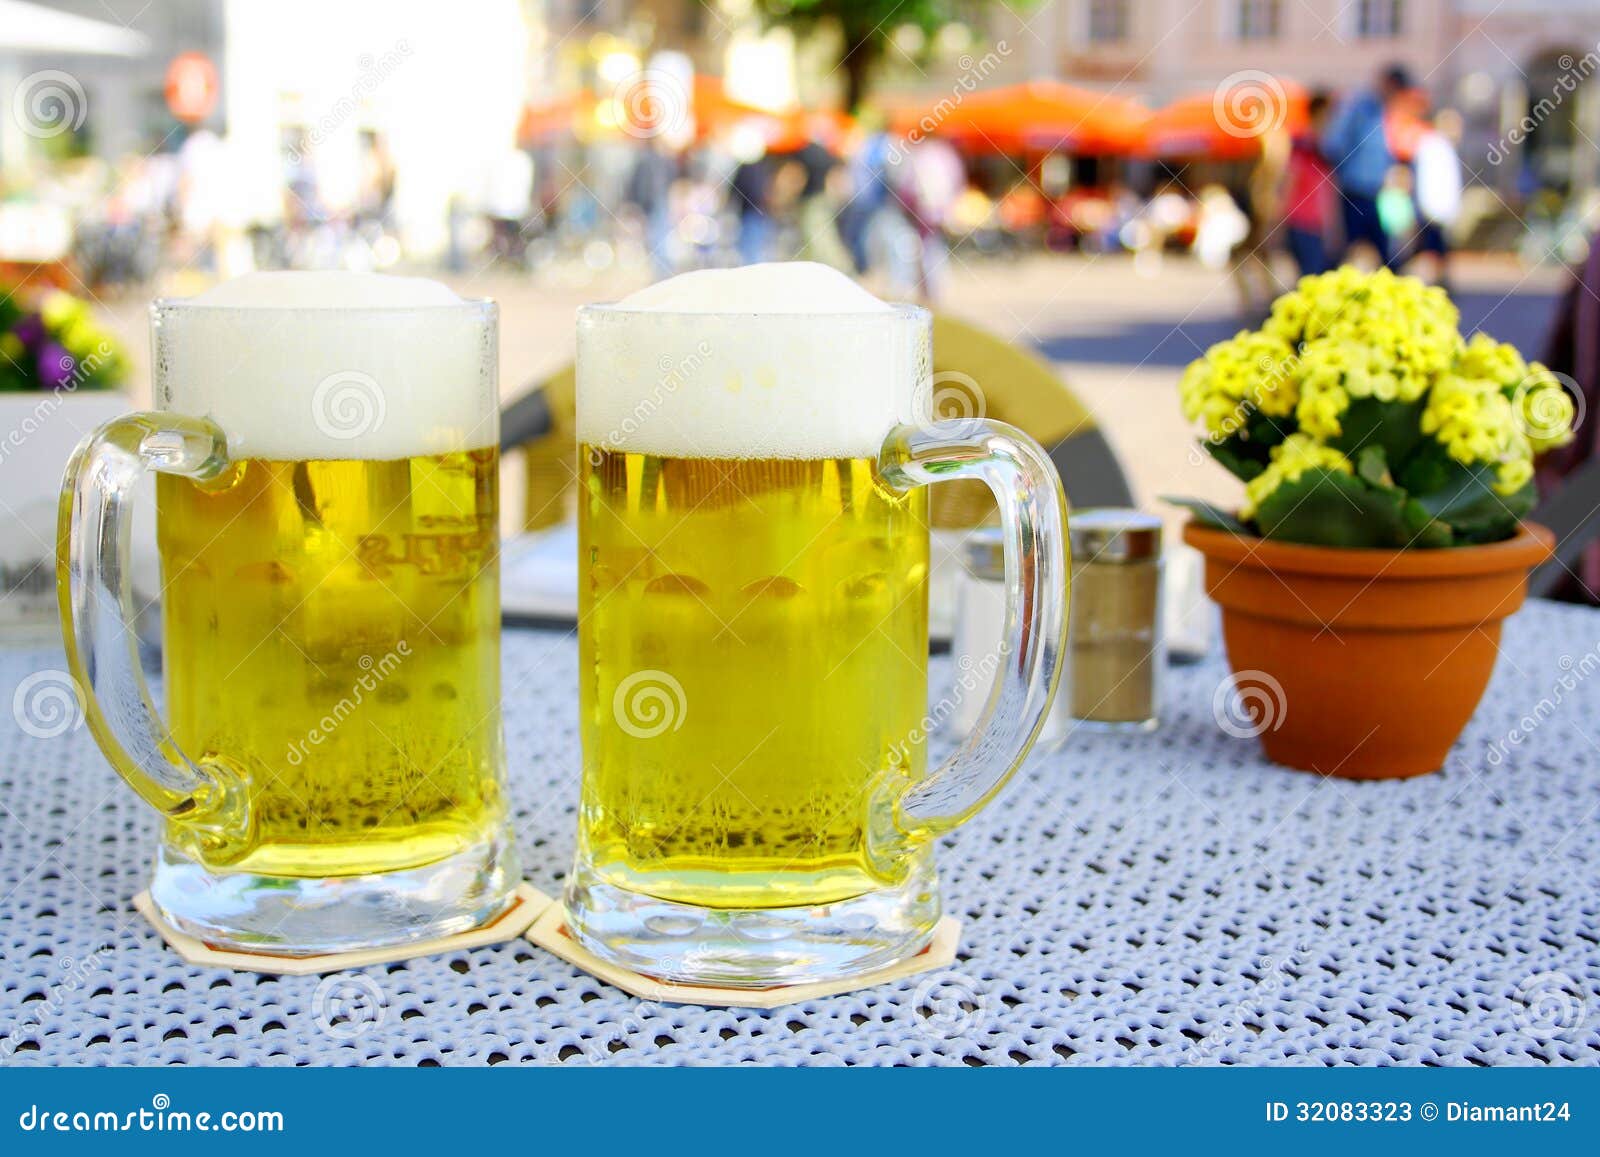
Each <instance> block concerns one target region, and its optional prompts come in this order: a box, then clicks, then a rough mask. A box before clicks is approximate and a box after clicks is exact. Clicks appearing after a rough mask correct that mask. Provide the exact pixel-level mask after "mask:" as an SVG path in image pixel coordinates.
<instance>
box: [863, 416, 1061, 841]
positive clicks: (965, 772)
mask: <svg viewBox="0 0 1600 1157" xmlns="http://www.w3.org/2000/svg"><path fill="white" fill-rule="evenodd" d="M878 467H879V472H880V474H881V475H882V476H883V478H884V479H885V480H886V481H887V482H888V484H889V485H890V486H892V487H894V488H896V489H899V490H909V489H911V488H912V487H914V486H925V485H927V484H928V483H931V482H945V481H950V480H953V479H959V478H976V479H980V480H982V481H983V482H985V483H987V484H988V487H989V489H990V490H992V491H993V492H994V496H995V500H996V501H997V502H998V503H999V505H1000V518H1001V522H1002V525H1003V530H1004V534H1005V566H1006V599H1005V626H1004V628H1003V630H1002V633H1001V639H1000V643H999V648H998V652H997V654H996V656H995V658H996V660H997V661H998V666H997V667H996V674H995V680H994V686H993V687H992V689H991V690H990V692H989V699H988V702H987V703H986V704H985V705H984V708H983V712H982V714H981V715H980V716H979V718H978V722H977V725H976V726H975V727H974V728H973V730H972V734H970V735H969V736H967V737H966V739H964V740H963V741H962V743H961V746H960V747H959V748H958V749H957V750H956V752H955V753H954V754H953V755H951V756H950V758H949V759H947V760H945V762H944V764H943V765H942V766H940V767H939V768H937V769H936V770H934V771H933V772H932V773H931V774H930V775H928V776H927V777H926V778H924V779H922V780H920V781H918V782H916V783H914V784H911V785H910V786H909V787H907V788H906V789H905V790H904V791H903V792H902V793H901V794H900V796H899V798H898V800H897V803H896V807H895V811H894V820H895V827H896V829H897V831H898V834H899V835H900V837H901V838H903V839H909V840H911V841H913V842H920V841H922V840H925V839H927V838H930V837H932V836H936V835H938V834H940V833H941V832H946V831H949V830H950V829H952V828H954V827H956V826H958V825H960V824H962V823H964V822H965V821H966V820H968V819H970V818H971V817H972V816H973V815H975V814H976V813H977V812H978V811H979V810H980V809H981V808H982V807H983V806H984V805H985V804H986V803H988V802H989V800H990V799H992V798H993V797H994V795H995V793H997V792H998V791H999V790H1000V789H1001V788H1002V787H1004V786H1005V783H1006V781H1007V780H1008V779H1010V778H1011V775H1012V773H1013V772H1014V771H1016V769H1017V768H1018V767H1019V766H1020V765H1021V764H1022V761H1023V759H1024V758H1025V757H1026V756H1027V754H1028V750H1029V748H1031V747H1032V746H1033V741H1034V739H1035V738H1037V737H1038V734H1039V730H1040V728H1041V727H1043V725H1044V720H1045V713H1046V712H1047V711H1048V710H1049V708H1050V701H1051V699H1052V698H1054V696H1055V691H1056V685H1057V683H1058V682H1059V679H1060V674H1061V662H1062V656H1063V653H1064V650H1065V644H1066V628H1067V569H1066V565H1067V564H1066V518H1067V502H1066V496H1065V495H1064V494H1063V492H1062V489H1061V479H1060V477H1059V476H1058V475H1057V474H1056V470H1055V467H1054V466H1053V465H1052V464H1051V462H1050V459H1049V457H1048V456H1047V455H1046V454H1045V452H1044V450H1043V448H1042V447H1040V445H1039V444H1038V443H1037V442H1035V441H1034V440H1033V439H1032V438H1030V437H1028V435H1027V434H1025V433H1023V432H1022V431H1021V430H1019V429H1017V428H1016V427H1015V426H1008V425H1006V424H1005V423H1003V422H991V421H987V420H983V419H952V420H950V421H942V422H932V423H929V424H928V425H926V426H900V427H897V428H896V429H895V430H894V431H893V432H892V433H890V435H889V437H888V439H887V440H886V441H885V442H884V445H883V449H882V451H881V452H880V454H879V460H878Z"/></svg>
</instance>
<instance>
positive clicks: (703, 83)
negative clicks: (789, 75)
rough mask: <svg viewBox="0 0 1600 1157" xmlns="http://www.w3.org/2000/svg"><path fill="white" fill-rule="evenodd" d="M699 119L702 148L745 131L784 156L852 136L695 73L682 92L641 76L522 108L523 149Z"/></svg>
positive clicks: (842, 127) (645, 133) (825, 114)
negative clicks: (752, 100) (743, 97)
mask: <svg viewBox="0 0 1600 1157" xmlns="http://www.w3.org/2000/svg"><path fill="white" fill-rule="evenodd" d="M690 116H692V117H693V118H694V137H695V140H696V141H697V142H703V141H707V140H711V139H715V138H719V137H725V136H727V135H728V134H730V133H732V132H735V131H738V130H744V131H749V132H754V133H756V134H757V135H759V136H760V137H761V139H762V140H764V141H765V142H766V144H767V147H768V148H769V149H772V150H773V151H775V152H787V151H793V150H794V149H798V148H800V147H801V146H803V145H804V144H806V143H807V142H808V141H811V140H817V141H819V142H820V143H822V144H824V145H830V146H831V145H833V144H836V143H837V142H838V141H839V139H841V138H842V137H843V136H844V134H845V133H846V132H848V129H849V125H850V123H851V122H850V119H849V117H847V116H845V114H843V113H839V112H833V111H824V110H816V109H807V108H803V107H800V106H793V107H790V108H785V109H777V110H775V109H769V108H762V107H760V106H758V105H753V104H748V103H746V102H744V101H740V100H736V99H735V98H733V97H731V96H729V95H728V90H727V88H726V86H725V85H724V84H723V82H722V80H721V79H720V78H719V77H715V76H706V75H703V74H696V76H695V77H694V80H693V82H692V87H690V88H685V87H683V86H682V85H680V84H679V82H677V81H676V80H674V79H673V78H670V77H663V76H659V75H653V74H640V77H639V79H638V80H637V82H636V83H633V84H630V83H629V82H624V83H623V84H621V85H619V86H617V88H616V89H614V90H610V91H606V92H596V91H587V90H586V91H581V92H575V93H569V94H567V95H565V96H561V97H557V98H555V99H553V100H549V101H545V102H542V103H540V104H530V105H528V106H527V107H526V108H524V109H523V112H522V119H521V121H520V123H519V125H518V127H517V140H518V141H519V142H520V143H522V144H523V145H532V144H538V143H540V142H544V141H550V140H558V139H561V138H563V137H572V136H576V137H582V138H585V139H588V138H592V137H608V136H619V135H622V134H626V135H628V136H633V137H639V138H644V137H649V136H653V135H655V134H656V133H657V132H660V131H664V130H666V129H668V128H670V126H672V125H673V124H674V123H678V122H681V120H682V119H683V118H686V117H690Z"/></svg>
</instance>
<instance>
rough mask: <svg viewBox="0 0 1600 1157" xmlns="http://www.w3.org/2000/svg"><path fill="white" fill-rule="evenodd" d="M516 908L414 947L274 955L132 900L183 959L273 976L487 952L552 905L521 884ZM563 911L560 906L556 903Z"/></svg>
mask: <svg viewBox="0 0 1600 1157" xmlns="http://www.w3.org/2000/svg"><path fill="white" fill-rule="evenodd" d="M511 896H512V899H511V906H510V907H509V908H507V909H506V910H505V911H504V912H502V913H501V914H500V915H499V916H498V917H497V918H495V919H494V920H492V921H490V922H489V923H488V924H485V925H483V926H482V927H480V928H474V929H472V930H471V931H470V932H461V933H458V934H456V935H455V936H440V937H437V938H435V939H433V940H418V941H416V942H415V943H413V944H395V945H391V946H390V947H387V948H360V949H356V950H354V951H351V952H328V953H324V954H323V955H320V956H269V955H267V954H265V953H261V952H240V951H238V950H237V949H233V948H219V947H216V946H215V945H212V944H208V943H206V942H205V941H204V940H200V939H197V938H195V937H193V936H190V935H189V934H188V933H186V932H180V931H178V930H177V929H176V928H174V927H173V926H172V925H170V924H168V923H167V922H166V921H165V920H164V919H162V917H161V913H160V912H159V911H158V910H157V909H156V906H155V903H154V902H153V901H152V900H151V899H150V893H149V892H140V893H139V894H138V895H137V896H135V897H134V898H133V906H134V907H135V908H137V909H138V910H139V913H140V915H142V916H143V917H144V918H145V919H146V920H148V921H150V924H151V926H152V927H153V928H155V930H156V931H157V932H159V933H160V934H161V938H162V939H163V940H165V941H166V942H167V943H168V944H169V945H170V946H171V947H172V949H173V951H174V952H176V953H177V954H178V955H179V956H181V957H183V958H184V959H185V960H187V961H188V962H189V963H190V964H204V965H207V966H209V967H212V968H234V969H238V970H239V971H241V972H270V973H274V974H276V975H279V976H312V975H315V974H316V973H319V972H342V971H344V970H345V969H346V968H361V967H364V966H365V965H368V964H392V963H394V962H395V961H397V960H414V959H415V958H416V957H418V956H433V955H436V954H437V953H440V952H453V951H455V950H456V949H458V948H482V947H484V946H485V945H487V944H501V943H504V942H505V941H507V940H514V939H516V937H518V936H520V935H522V934H523V933H524V932H526V931H527V930H528V925H530V924H532V923H533V922H534V921H535V920H537V919H538V918H539V916H540V914H541V913H543V912H544V911H545V909H546V908H549V907H550V906H551V900H550V897H549V896H546V895H545V894H544V893H543V892H541V891H539V890H538V889H537V888H534V887H532V886H530V885H528V884H521V885H518V887H517V890H516V891H515V892H513V893H512V894H511ZM557 907H559V905H557Z"/></svg>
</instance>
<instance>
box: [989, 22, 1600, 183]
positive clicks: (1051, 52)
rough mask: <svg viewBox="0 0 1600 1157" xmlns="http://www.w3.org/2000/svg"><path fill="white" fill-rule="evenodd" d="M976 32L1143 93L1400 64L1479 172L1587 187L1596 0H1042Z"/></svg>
mask: <svg viewBox="0 0 1600 1157" xmlns="http://www.w3.org/2000/svg"><path fill="white" fill-rule="evenodd" d="M988 34H989V35H990V36H991V37H995V38H1003V39H1005V40H1007V41H1008V42H1009V43H1011V44H1014V45H1020V46H1021V51H1020V54H1018V55H1020V57H1021V61H1020V63H1017V64H1013V66H1012V71H1014V72H1017V73H1019V74H1023V75H1027V76H1058V77H1062V78H1064V79H1067V80H1072V81H1075V82H1079V83H1083V84H1088V85H1094V86H1100V87H1106V88H1116V89H1118V90H1119V91H1123V92H1129V93H1132V94H1135V95H1138V96H1141V97H1143V98H1144V99H1146V100H1148V101H1150V102H1151V103H1153V104H1159V103H1161V102H1163V101H1166V100H1169V99H1171V98H1173V97H1176V96H1180V95H1183V94H1185V93H1190V92H1196V91H1204V90H1206V89H1209V88H1214V87H1215V86H1217V85H1218V84H1220V83H1222V82H1223V81H1225V80H1227V79H1228V78H1230V77H1233V76H1236V75H1237V74H1241V73H1246V74H1248V73H1252V72H1268V73H1271V74H1274V75H1279V76H1285V77H1290V78H1293V79H1294V80H1297V81H1300V82H1301V83H1303V84H1306V85H1308V86H1310V87H1312V88H1318V87H1323V88H1328V89H1330V90H1333V91H1335V92H1340V91H1347V90H1349V89H1350V88H1352V87H1359V86H1363V85H1369V84H1371V83H1372V81H1373V78H1374V76H1375V74H1376V73H1377V71H1378V70H1379V69H1380V68H1382V67H1384V66H1385V65H1388V64H1391V63H1395V64H1401V65H1404V66H1405V68H1406V69H1407V70H1408V71H1409V72H1410V73H1411V75H1412V76H1413V77H1414V78H1415V80H1416V83H1418V84H1419V85H1421V86H1422V87H1424V88H1426V89H1427V90H1428V91H1429V92H1430V93H1431V94H1432V96H1433V98H1434V101H1435V103H1436V104H1438V105H1440V106H1450V107H1454V108H1456V109H1457V110H1459V111H1460V112H1461V113H1462V114H1463V116H1464V118H1465V121H1466V130H1465V136H1464V140H1463V147H1462V153H1463V158H1464V160H1465V161H1466V162H1467V164H1468V166H1469V167H1470V168H1471V169H1472V171H1473V172H1474V173H1475V174H1476V175H1477V177H1478V179H1479V180H1480V181H1481V182H1482V183H1484V184H1488V185H1491V186H1494V187H1496V188H1498V189H1500V190H1502V191H1503V192H1505V193H1507V194H1514V193H1516V192H1518V191H1519V190H1520V189H1522V188H1524V187H1525V186H1526V185H1527V184H1528V183H1530V181H1536V182H1539V183H1543V184H1546V185H1552V186H1555V187H1560V188H1568V189H1571V190H1573V191H1577V192H1581V191H1584V190H1588V189H1593V188H1595V187H1596V185H1597V183H1600V149H1597V148H1596V147H1595V143H1594V142H1596V141H1600V80H1597V79H1596V77H1595V74H1596V73H1600V3H1596V0H1316V2H1311V3H1306V2H1302V0H1046V2H1045V3H1042V4H1039V5H1038V6H1036V7H1034V8H1031V9H1025V10H1023V11H1022V12H1020V13H1019V12H1012V11H1006V10H1004V9H1002V10H1001V11H999V12H998V13H997V15H996V16H995V17H994V19H993V20H992V21H991V24H990V27H989V29H988ZM1018 78H1019V79H1020V75H1019V77H1018Z"/></svg>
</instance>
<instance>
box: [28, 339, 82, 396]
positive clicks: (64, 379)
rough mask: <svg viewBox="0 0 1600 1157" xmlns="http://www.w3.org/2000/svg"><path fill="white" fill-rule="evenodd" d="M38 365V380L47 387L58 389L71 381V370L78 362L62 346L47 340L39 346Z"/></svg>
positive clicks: (76, 366)
mask: <svg viewBox="0 0 1600 1157" xmlns="http://www.w3.org/2000/svg"><path fill="white" fill-rule="evenodd" d="M38 367H39V380H40V381H41V382H43V383H44V385H45V386H46V387H47V388H49V389H52V390H59V389H60V388H61V387H62V386H64V385H66V384H67V383H68V382H70V381H72V371H73V370H75V369H77V368H78V363H77V362H76V361H75V360H74V359H73V357H72V355H71V354H69V353H68V352H67V351H66V349H65V348H64V347H63V346H60V345H58V344H57V343H55V342H53V341H47V342H45V343H44V344H43V345H41V346H40V347H39V358H38Z"/></svg>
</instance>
